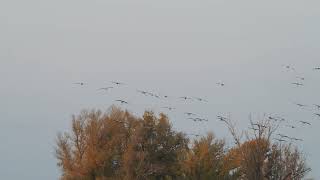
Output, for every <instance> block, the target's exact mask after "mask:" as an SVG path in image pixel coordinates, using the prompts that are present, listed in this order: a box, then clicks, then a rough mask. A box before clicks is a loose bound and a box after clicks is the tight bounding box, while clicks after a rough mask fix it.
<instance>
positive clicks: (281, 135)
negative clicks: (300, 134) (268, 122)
mask: <svg viewBox="0 0 320 180" xmlns="http://www.w3.org/2000/svg"><path fill="white" fill-rule="evenodd" d="M278 136H280V137H281V138H288V139H290V137H289V136H287V135H283V134H278Z"/></svg>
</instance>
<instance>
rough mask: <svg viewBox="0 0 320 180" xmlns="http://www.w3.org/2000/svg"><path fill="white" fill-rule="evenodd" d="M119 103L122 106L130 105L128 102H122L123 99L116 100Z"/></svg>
mask: <svg viewBox="0 0 320 180" xmlns="http://www.w3.org/2000/svg"><path fill="white" fill-rule="evenodd" d="M116 101H117V102H120V103H121V104H129V103H128V102H127V101H124V100H121V99H118V100H116Z"/></svg>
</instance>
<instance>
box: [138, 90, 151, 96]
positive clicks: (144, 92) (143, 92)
mask: <svg viewBox="0 0 320 180" xmlns="http://www.w3.org/2000/svg"><path fill="white" fill-rule="evenodd" d="M137 92H139V93H141V94H143V95H148V93H149V92H147V91H141V90H137Z"/></svg>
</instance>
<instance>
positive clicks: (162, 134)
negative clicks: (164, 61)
mask: <svg viewBox="0 0 320 180" xmlns="http://www.w3.org/2000/svg"><path fill="white" fill-rule="evenodd" d="M56 158H57V160H58V166H59V167H60V168H61V171H62V175H61V179H62V180H109V179H110V180H111V179H112V180H174V179H175V180H194V179H195V180H211V179H213V180H215V179H218V180H219V179H221V180H232V179H243V180H260V179H261V180H264V179H266V180H267V179H275V180H291V179H292V180H294V179H297V180H298V179H302V178H303V177H304V176H305V175H306V173H307V172H308V171H309V168H307V167H306V165H305V160H304V158H303V155H302V154H301V153H300V152H299V151H298V150H297V149H296V148H294V147H292V145H290V144H288V145H283V144H277V143H272V142H271V141H270V139H269V138H268V137H267V136H259V137H256V138H252V139H247V140H246V141H244V142H239V143H238V144H237V145H235V146H234V147H226V145H225V142H224V140H221V139H217V138H216V137H215V136H214V135H213V134H212V133H209V134H207V135H206V136H204V137H201V138H199V139H196V140H193V141H191V140H190V139H189V138H188V137H187V136H186V134H185V133H182V132H178V131H175V130H173V129H172V126H171V124H170V122H169V119H168V117H167V116H165V115H164V114H160V115H159V116H157V115H155V114H154V113H152V112H145V114H144V115H143V117H141V118H139V117H136V116H134V115H133V114H131V113H129V112H127V111H123V110H121V109H119V108H115V107H112V108H110V110H109V111H108V112H101V111H95V110H92V111H82V112H81V113H80V115H78V116H73V117H72V129H71V132H69V133H61V134H59V135H58V137H57V144H56Z"/></svg>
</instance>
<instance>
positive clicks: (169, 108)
mask: <svg viewBox="0 0 320 180" xmlns="http://www.w3.org/2000/svg"><path fill="white" fill-rule="evenodd" d="M162 108H164V109H168V110H170V111H172V110H174V109H176V108H174V107H162Z"/></svg>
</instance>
